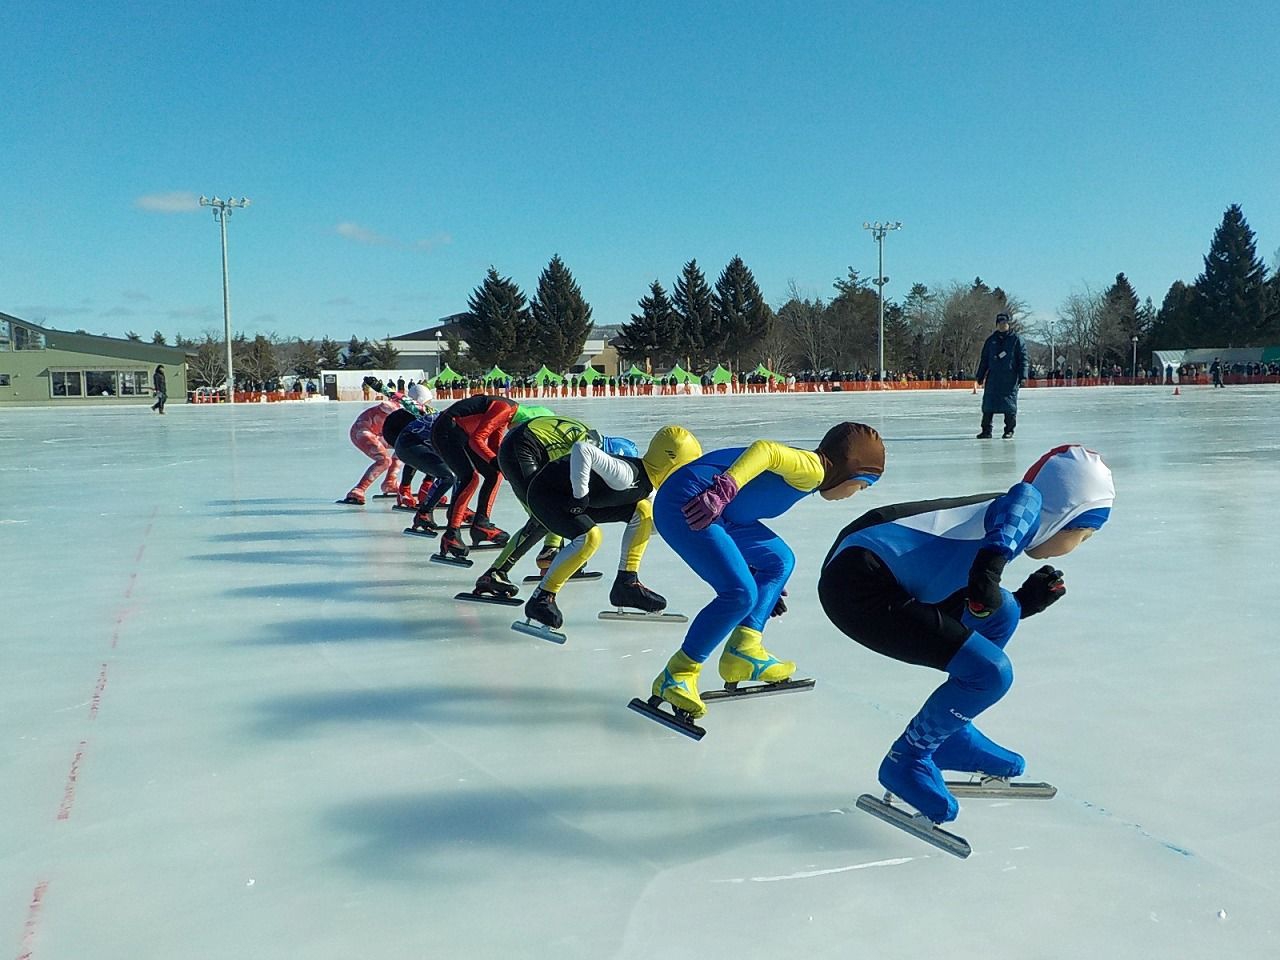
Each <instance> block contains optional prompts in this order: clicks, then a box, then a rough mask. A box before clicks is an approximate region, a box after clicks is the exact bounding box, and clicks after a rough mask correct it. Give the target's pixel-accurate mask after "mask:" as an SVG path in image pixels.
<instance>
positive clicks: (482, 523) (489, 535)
mask: <svg viewBox="0 0 1280 960" xmlns="http://www.w3.org/2000/svg"><path fill="white" fill-rule="evenodd" d="M510 539H511V534H509V533H507V531H505V530H502V529H500V528H499V527H497V526H495V525H494V522H493V521H492V520H490V519H489V518H488V517H486V516H483V515H482V514H478V513H477V514H476V517H475V519H474V520H472V521H471V545H472V546H473V547H475V548H476V549H481V548H484V547H505V546H506V545H507V541H508V540H510Z"/></svg>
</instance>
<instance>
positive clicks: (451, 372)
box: [427, 363, 467, 387]
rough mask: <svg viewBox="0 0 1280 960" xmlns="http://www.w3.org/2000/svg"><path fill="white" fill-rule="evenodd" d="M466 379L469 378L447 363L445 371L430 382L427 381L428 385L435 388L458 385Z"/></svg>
mask: <svg viewBox="0 0 1280 960" xmlns="http://www.w3.org/2000/svg"><path fill="white" fill-rule="evenodd" d="M465 379H467V378H466V377H464V376H463V375H462V374H460V373H459V372H458V371H457V370H455V369H453V367H451V366H449V365H448V364H447V363H446V364H445V365H444V369H443V370H441V371H440V372H439V373H437V374H436V375H435V376H434V377H432V378H431V379H430V380H428V381H427V385H428V386H431V387H434V386H436V385H437V384H442V383H456V382H457V381H459V380H465Z"/></svg>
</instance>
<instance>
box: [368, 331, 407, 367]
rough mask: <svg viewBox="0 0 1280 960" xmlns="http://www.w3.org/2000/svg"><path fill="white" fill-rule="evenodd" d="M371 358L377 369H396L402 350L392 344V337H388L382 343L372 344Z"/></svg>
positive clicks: (370, 349) (370, 348)
mask: <svg viewBox="0 0 1280 960" xmlns="http://www.w3.org/2000/svg"><path fill="white" fill-rule="evenodd" d="M369 359H370V360H371V361H372V363H373V368H374V369H375V370H394V369H395V368H396V364H398V363H399V362H400V351H399V350H397V349H396V348H395V347H394V346H393V345H392V343H391V338H390V337H387V338H386V339H384V340H383V341H382V342H381V343H374V344H371V345H370V347H369Z"/></svg>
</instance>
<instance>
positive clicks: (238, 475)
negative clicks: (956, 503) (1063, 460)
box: [0, 387, 1280, 960]
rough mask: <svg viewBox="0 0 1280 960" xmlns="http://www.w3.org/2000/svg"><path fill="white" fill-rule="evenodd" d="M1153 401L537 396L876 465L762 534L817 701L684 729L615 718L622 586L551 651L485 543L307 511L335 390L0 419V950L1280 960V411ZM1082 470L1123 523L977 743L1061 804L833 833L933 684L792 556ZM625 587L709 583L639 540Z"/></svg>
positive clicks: (47, 953)
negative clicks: (607, 616)
mask: <svg viewBox="0 0 1280 960" xmlns="http://www.w3.org/2000/svg"><path fill="white" fill-rule="evenodd" d="M1171 392H1172V388H1156V387H1151V388H1142V389H1130V388H1118V387H1117V388H1110V389H1102V388H1099V389H1060V390H1024V391H1023V393H1022V400H1021V406H1022V411H1021V418H1020V425H1019V428H1018V436H1017V439H1016V440H1013V441H1001V440H999V439H997V440H993V441H985V442H978V441H976V440H974V439H973V435H974V434H975V433H976V432H977V425H978V400H979V398H978V397H974V396H971V395H970V394H968V393H961V392H958V391H956V392H947V393H927V392H920V393H894V394H888V395H873V394H860V393H855V394H832V395H807V396H785V397H770V396H750V397H741V398H725V397H714V398H699V397H694V398H684V399H677V398H672V399H654V400H635V399H625V400H600V399H594V400H577V401H555V402H552V403H554V406H555V407H556V409H557V410H558V411H560V412H564V413H567V414H570V415H576V416H581V417H583V418H584V419H587V420H588V421H589V422H591V423H593V424H594V425H596V426H598V427H599V428H600V429H601V430H602V432H606V433H616V434H624V435H627V436H631V437H633V438H634V439H636V440H637V441H638V442H639V443H640V445H641V447H642V448H643V446H644V444H645V442H646V441H647V439H648V437H649V435H650V434H651V432H652V431H653V430H654V429H656V428H657V427H658V426H660V425H662V424H664V423H669V422H679V423H683V424H684V425H686V426H688V427H689V428H690V429H692V430H693V431H694V432H695V433H696V434H697V435H698V437H699V439H700V440H701V441H702V444H703V447H704V448H705V449H708V450H710V449H715V448H716V447H721V446H731V445H740V444H742V443H744V442H747V441H750V440H752V439H755V438H757V437H767V438H771V439H778V440H784V441H788V442H792V443H795V444H797V445H803V446H808V447H812V446H814V445H815V444H816V441H817V440H818V438H819V437H820V436H821V435H822V433H823V432H824V431H825V430H826V428H827V427H828V426H830V425H831V424H833V423H835V422H838V421H840V420H846V419H852V420H863V421H866V422H868V423H871V424H872V425H874V426H875V427H877V428H878V429H879V430H880V431H881V432H882V434H883V435H884V436H885V438H886V442H887V449H888V463H887V468H886V473H885V478H884V480H883V481H882V482H881V483H879V484H878V485H877V486H876V487H874V488H873V489H872V490H870V491H868V492H866V493H863V494H860V495H858V496H856V497H854V498H853V499H851V500H848V501H844V502H842V503H826V502H823V501H821V500H819V499H818V498H816V497H815V498H811V499H808V500H806V501H804V502H802V503H801V504H800V505H798V506H797V507H796V508H795V509H793V510H792V511H791V513H790V514H788V515H786V516H784V517H782V518H780V519H779V520H778V521H777V522H776V524H774V526H775V528H776V529H777V530H778V531H779V532H780V533H782V534H783V535H784V536H785V537H786V538H787V539H788V541H789V542H790V543H791V545H792V546H793V548H794V549H795V552H796V555H797V558H798V563H797V567H796V571H795V574H794V576H793V577H792V580H791V583H790V588H789V589H790V594H791V597H790V601H789V602H790V607H791V610H790V612H789V613H787V614H786V616H784V617H783V618H782V619H780V620H775V621H772V623H771V625H770V627H769V629H768V631H767V633H766V641H767V642H768V645H769V647H770V648H771V649H772V650H774V651H775V652H776V653H778V654H780V655H783V656H784V657H790V658H794V659H796V660H797V661H799V664H800V672H801V674H802V675H807V676H813V677H816V678H817V687H816V689H815V690H814V691H813V692H811V693H797V694H791V695H787V696H781V697H770V698H766V699H764V700H760V701H757V702H736V703H722V704H713V705H712V706H711V712H710V713H709V714H708V716H707V718H706V720H705V726H706V727H707V730H708V733H707V736H706V738H705V739H704V740H702V741H701V742H700V743H699V742H694V741H692V740H689V739H687V738H685V737H682V736H680V735H678V734H675V733H672V732H670V731H668V730H666V729H665V728H663V727H661V726H660V725H658V724H656V723H652V722H650V721H648V720H646V719H645V718H643V717H641V716H639V715H637V714H635V713H633V712H631V711H629V710H627V708H626V704H627V701H628V700H629V699H630V698H631V697H632V696H635V695H644V694H645V693H646V692H647V689H648V687H649V684H650V682H651V681H652V679H653V677H654V675H655V674H656V673H657V672H658V671H659V670H660V669H661V667H662V665H663V664H664V662H665V661H666V658H667V657H668V656H669V654H670V653H671V652H672V651H674V650H675V648H676V647H677V646H678V645H679V643H680V639H681V637H682V635H683V633H682V631H683V628H682V627H670V626H651V625H644V626H636V625H628V624H621V623H603V622H600V621H597V620H596V619H595V618H596V614H597V612H598V611H600V610H602V609H605V608H606V607H607V595H608V589H609V583H610V579H611V578H608V577H606V579H605V580H603V581H601V582H597V583H586V584H579V583H571V584H570V585H569V586H567V587H566V588H565V590H564V591H563V592H562V593H561V595H560V606H561V608H562V609H563V610H564V612H565V617H566V623H565V629H566V632H567V633H568V636H569V641H568V643H567V644H566V645H565V646H563V647H557V646H553V645H551V644H548V643H545V642H542V641H539V640H537V639H532V638H529V637H525V636H521V635H519V634H516V633H514V632H512V631H511V630H510V629H509V625H510V623H511V621H512V619H513V615H516V614H519V610H518V609H514V610H513V609H506V608H501V607H490V606H475V605H465V604H460V603H457V602H455V601H454V600H453V599H452V596H453V594H454V593H455V592H456V591H458V590H461V589H469V587H470V585H471V584H472V583H473V582H474V579H475V577H476V575H477V574H478V573H480V572H481V571H482V570H483V569H484V567H483V561H484V559H485V558H486V557H491V556H493V555H492V554H479V555H477V558H478V559H479V560H480V561H481V562H480V563H478V564H477V566H476V567H475V568H473V569H472V570H470V571H468V570H458V569H451V568H448V567H442V566H438V565H435V564H429V563H427V562H426V557H427V555H428V553H429V551H431V550H432V549H433V548H434V541H426V540H419V539H413V538H410V537H406V536H402V535H401V532H400V531H401V529H402V528H403V527H404V526H405V525H406V522H407V519H408V517H409V515H408V514H404V513H397V512H393V511H391V510H390V508H389V506H388V504H389V501H386V500H370V501H369V505H368V506H367V507H365V508H352V507H343V506H337V505H335V504H334V502H333V501H334V500H335V499H336V498H338V497H341V496H342V495H343V494H344V493H345V492H346V491H347V489H348V488H349V487H350V486H351V484H352V483H353V482H355V480H356V479H357V478H358V477H359V475H360V474H361V472H362V471H363V470H364V468H365V466H366V464H367V462H368V461H367V460H366V459H365V458H364V457H363V456H362V455H361V454H360V453H359V452H358V451H357V450H356V449H355V448H354V447H353V446H352V445H351V443H350V442H349V440H348V439H347V429H348V427H349V425H350V423H351V421H352V420H353V419H354V418H355V416H356V414H357V413H358V412H359V411H360V410H361V409H363V407H364V405H363V404H353V403H332V404H271V405H248V406H239V407H236V408H234V409H230V408H226V407H195V406H179V405H171V406H170V408H169V412H168V414H167V415H166V416H164V417H160V416H156V415H155V414H152V413H150V412H149V411H148V410H147V409H146V407H129V408H115V409H108V408H81V409H21V410H4V411H0V492H2V493H3V496H2V497H0V547H2V548H3V549H2V550H0V570H3V597H4V600H3V624H2V626H0V636H2V637H3V642H2V643H0V731H2V732H3V750H2V752H0V783H2V784H3V790H0V824H2V825H3V826H2V828H0V957H5V956H8V957H15V956H21V957H28V956H29V957H30V958H32V960H83V958H95V960H117V958H118V960H126V958H127V960H140V958H164V960H196V958H201V960H203V958H233V957H234V958H254V960H276V958H290V960H293V958H299V960H330V958H332V960H338V958H341V960H349V958H353V957H354V958H379V960H391V958H424V957H433V958H434V957H449V958H465V960H474V958H522V957H534V958H541V957H548V958H557V960H562V958H563V960H569V958H584V960H600V958H615V957H616V958H650V957H698V958H707V960H710V958H720V957H733V958H743V960H745V958H755V957H797V958H805V960H817V958H848V957H870V958H875V960H897V958H904V960H905V958H912V960H916V958H919V957H921V956H945V957H960V958H968V957H974V958H978V957H981V958H987V957H993V956H1007V957H1016V958H1019V960H1032V958H1083V957H1105V958H1128V957H1135V958H1138V957H1141V958H1151V957H1168V958H1176V960H1186V958H1201V957H1203V958H1222V957H1232V958H1242V960H1243V958H1263V957H1275V956H1280V869H1278V868H1277V858H1278V857H1280V812H1278V811H1277V796H1278V794H1280V774H1278V773H1277V766H1278V765H1280V748H1278V747H1277V740H1278V739H1280V707H1278V706H1277V697H1280V647H1278V643H1280V631H1278V630H1277V623H1278V622H1280V607H1278V606H1277V588H1276V583H1277V577H1278V576H1280V564H1278V563H1277V519H1278V517H1280V513H1278V511H1277V499H1278V498H1280V415H1278V413H1277V405H1278V404H1280V389H1277V388H1267V387H1257V388H1244V387H1241V388H1231V389H1227V390H1218V391H1216V392H1214V391H1213V390H1211V389H1209V388H1185V389H1183V391H1182V395H1181V396H1179V397H1173V396H1171V395H1170V394H1171ZM998 427H999V418H997V433H998ZM1069 441H1076V442H1083V443H1086V444H1088V445H1089V446H1091V447H1093V448H1094V449H1096V450H1098V451H1099V452H1100V453H1101V454H1102V455H1103V457H1104V458H1105V459H1106V460H1107V462H1108V463H1109V464H1110V466H1111V467H1112V469H1113V471H1114V473H1115V479H1116V486H1117V490H1118V497H1117V502H1116V506H1115V509H1114V511H1113V513H1112V519H1111V522H1110V523H1109V524H1108V525H1107V526H1106V528H1105V529H1103V530H1102V531H1101V532H1100V533H1099V534H1098V535H1097V536H1096V537H1095V538H1094V539H1093V540H1091V541H1090V542H1089V543H1088V544H1087V545H1085V546H1084V547H1083V548H1082V549H1081V550H1079V551H1078V552H1077V553H1075V554H1073V555H1072V556H1070V557H1067V558H1064V559H1063V560H1061V561H1059V565H1060V566H1061V567H1062V568H1063V569H1064V570H1065V571H1066V582H1067V588H1068V594H1067V596H1066V598H1065V599H1064V600H1063V601H1062V602H1061V603H1059V604H1057V605H1056V606H1055V607H1053V609H1051V610H1049V611H1047V612H1046V613H1045V614H1044V615H1042V616H1039V617H1036V618H1034V619H1033V620H1029V621H1027V622H1026V623H1024V624H1023V627H1022V629H1021V630H1020V631H1019V633H1018V635H1017V637H1015V639H1014V641H1013V642H1012V644H1011V645H1010V648H1009V652H1010V655H1011V657H1012V659H1013V662H1014V666H1015V671H1016V674H1017V679H1016V680H1015V683H1014V686H1013V689H1012V691H1011V693H1010V694H1009V695H1008V696H1007V697H1006V698H1005V699H1004V700H1003V701H1002V702H1001V703H999V704H998V705H997V706H996V707H995V708H993V709H992V710H991V711H990V712H989V713H988V714H986V715H984V719H983V721H982V726H983V728H984V729H985V730H986V732H988V733H989V734H990V735H992V736H993V737H994V738H995V739H997V740H999V741H1001V742H1003V743H1006V744H1008V745H1009V746H1010V747H1012V748H1013V749H1016V750H1018V751H1020V752H1021V753H1023V754H1025V755H1026V757H1027V760H1028V769H1027V775H1028V776H1029V777H1031V778H1033V779H1044V780H1048V781H1051V782H1053V783H1055V784H1057V786H1058V788H1059V794H1058V796H1057V798H1056V799H1054V800H1052V801H1049V802H1043V801H1017V802H1009V801H1006V802H995V801H990V800H987V801H974V800H968V801H962V811H961V814H960V818H959V820H958V821H956V823H955V824H954V825H953V829H954V830H955V831H956V832H958V833H960V834H963V835H964V836H965V837H967V839H968V840H969V842H970V843H971V844H972V845H973V849H974V853H973V855H972V857H970V858H969V859H968V860H965V861H961V860H957V859H955V858H953V857H950V856H948V855H946V854H944V853H942V852H940V851H937V850H935V849H933V848H932V847H929V846H927V845H925V844H924V843H922V842H920V841H918V840H916V839H914V838H912V837H910V836H908V835H906V834H904V833H902V832H900V831H898V830H895V829H893V828H892V827H890V826H887V825H886V824H883V823H881V822H879V821H877V820H875V819H873V818H872V817H870V816H868V815H866V814H865V813H862V812H860V811H858V810H856V809H854V806H853V804H854V800H855V798H856V797H857V796H858V795H859V794H860V793H863V792H867V791H871V792H875V790H876V786H877V785H876V782H875V772H876V768H877V766H878V765H879V762H880V759H881V757H882V756H883V755H884V752H885V749H886V747H887V746H888V744H889V743H890V742H891V741H892V739H893V738H894V737H895V736H897V734H898V733H900V732H901V730H902V727H903V726H904V724H905V723H906V721H907V719H908V718H909V717H910V716H911V715H912V714H913V713H914V712H915V710H916V709H917V707H918V706H919V704H920V702H921V701H922V700H923V698H924V696H925V695H926V694H927V692H928V691H930V690H931V689H933V687H934V686H936V685H937V683H938V682H940V680H941V675H940V674H937V673H934V672H931V671H929V670H926V669H924V668H918V667H910V666H906V665H903V664H899V663H896V662H892V661H889V660H886V659H882V658H880V657H877V656H876V655H874V654H872V653H870V652H869V651H867V650H865V649H863V648H862V647H860V646H858V645H857V644H855V643H854V642H852V641H851V640H848V639H846V638H845V637H844V636H843V635H841V634H840V633H839V632H838V631H836V630H835V628H833V627H832V626H831V625H830V624H829V623H828V622H827V620H826V618H825V617H824V616H823V614H822V611H821V608H820V607H819V606H818V603H817V598H816V592H815V584H816V580H817V574H818V569H819V565H820V563H821V561H822V559H823V557H824V555H825V553H826V551H827V549H828V548H829V547H830V545H831V541H832V539H833V538H834V535H835V532H836V531H837V530H839V529H840V527H841V526H843V525H844V524H845V523H847V522H848V521H849V520H851V519H853V517H855V516H856V515H858V514H860V513H862V512H864V511H866V510H869V509H871V508H872V507H875V506H878V505H883V504H886V503H892V502H896V501H899V500H916V499H923V498H928V497H945V496H959V495H964V494H971V493H979V492H984V491H994V490H1000V489H1004V488H1007V487H1008V486H1009V485H1011V484H1012V483H1014V482H1016V481H1017V480H1018V479H1019V478H1020V477H1021V475H1022V473H1023V471H1024V470H1025V469H1026V468H1027V467H1028V466H1029V465H1030V464H1031V463H1032V462H1033V461H1034V460H1035V459H1036V458H1037V457H1038V456H1039V455H1040V454H1042V453H1044V452H1045V451H1046V450H1047V449H1049V448H1050V447H1051V446H1053V445H1056V444H1059V443H1063V442H1069ZM520 517H521V513H520V510H519V507H518V506H517V505H516V503H515V501H514V500H513V499H512V498H511V497H510V494H509V492H507V491H506V490H505V489H504V492H503V495H502V497H501V498H500V500H499V507H498V510H497V515H496V519H497V520H498V522H499V523H500V524H501V525H502V526H504V527H507V528H509V529H514V528H515V527H516V526H518V524H519V522H520ZM620 532H621V530H620V527H614V528H612V529H608V530H607V533H606V538H605V546H604V547H603V548H602V549H601V551H600V553H599V554H597V557H596V559H595V560H593V561H592V566H593V567H594V568H596V569H604V570H611V569H612V568H613V566H614V564H615V561H616V557H617V545H618V536H619V534H620ZM1036 566H1038V564H1037V563H1036V562H1035V561H1031V560H1029V559H1026V558H1020V559H1019V560H1017V561H1015V562H1014V563H1013V564H1011V566H1010V568H1009V570H1008V571H1007V572H1006V583H1007V584H1008V585H1010V586H1016V585H1017V584H1018V583H1020V582H1021V581H1022V579H1023V578H1024V577H1025V576H1026V574H1028V573H1029V572H1031V570H1033V569H1034V568H1035V567H1036ZM533 569H534V568H533V564H532V557H531V556H530V557H529V558H527V559H526V560H524V561H522V563H521V564H520V565H519V566H518V567H517V568H516V570H515V573H516V574H520V575H523V574H527V573H529V572H531V571H532V570H533ZM642 577H643V579H644V581H645V582H646V583H648V584H649V585H650V586H651V587H653V588H654V589H656V590H658V591H659V592H660V593H663V594H665V595H666V596H667V598H668V599H669V601H670V609H671V610H673V611H680V612H684V613H689V614H692V613H694V612H696V611H697V609H698V608H699V607H700V606H701V605H702V604H703V603H705V602H706V601H707V600H708V599H709V596H710V594H709V591H708V589H707V588H706V587H705V586H704V585H703V584H702V583H701V581H699V580H697V578H696V577H693V576H692V575H690V573H689V572H688V570H687V568H686V567H685V566H684V565H683V564H682V563H681V562H680V561H679V560H678V559H677V558H676V557H675V556H674V555H673V554H672V553H671V552H670V550H669V549H668V548H667V547H666V545H665V544H663V543H662V542H661V541H659V540H656V539H655V541H654V542H653V543H652V545H651V547H650V550H649V553H648V555H647V557H646V560H645V564H644V568H643V570H642ZM529 590H530V588H529V587H523V588H522V592H521V596H522V597H524V596H527V595H528V592H529ZM710 673H711V676H712V677H714V673H715V671H714V665H713V666H712V668H711V670H710ZM714 685H715V684H714V680H712V681H711V682H709V683H704V685H703V686H704V689H707V688H708V687H713V686H714Z"/></svg>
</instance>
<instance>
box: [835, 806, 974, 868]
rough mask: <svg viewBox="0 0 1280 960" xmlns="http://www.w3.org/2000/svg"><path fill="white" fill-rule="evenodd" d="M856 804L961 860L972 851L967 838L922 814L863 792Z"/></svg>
mask: <svg viewBox="0 0 1280 960" xmlns="http://www.w3.org/2000/svg"><path fill="white" fill-rule="evenodd" d="M856 806H857V808H858V809H859V810H863V811H865V812H866V813H869V814H871V815H872V816H873V817H875V818H876V819H877V820H883V821H884V822H885V823H887V824H889V825H890V826H894V827H897V828H898V829H899V830H902V831H903V832H904V833H909V834H911V835H912V836H913V837H918V838H919V839H921V840H923V841H924V842H925V843H928V844H931V845H933V846H935V847H937V848H938V849H939V850H942V851H944V852H946V853H949V854H951V855H952V856H953V857H959V858H960V859H961V860H963V859H965V858H966V857H967V856H969V854H971V853H973V848H972V847H970V846H969V841H968V840H966V839H965V838H964V837H960V836H957V835H956V834H954V833H951V832H950V831H948V830H943V829H942V828H941V827H940V826H938V825H937V824H936V823H934V822H933V821H932V820H930V819H929V818H928V817H926V816H924V814H921V813H908V812H907V811H906V810H903V809H902V808H901V807H898V806H895V805H894V804H892V803H886V802H885V801H883V800H881V799H880V798H878V797H873V796H872V795H871V794H869V793H864V794H863V795H862V796H860V797H859V798H858V802H857V804H856Z"/></svg>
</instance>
